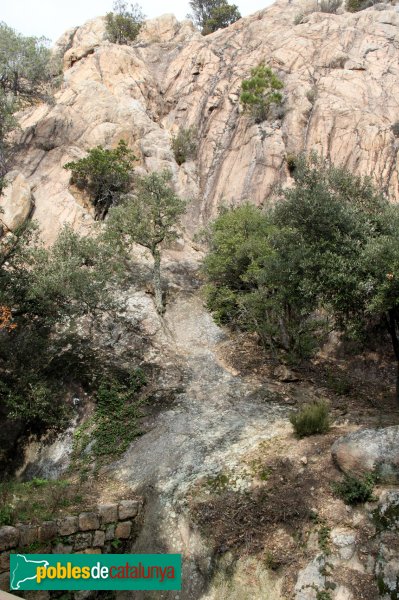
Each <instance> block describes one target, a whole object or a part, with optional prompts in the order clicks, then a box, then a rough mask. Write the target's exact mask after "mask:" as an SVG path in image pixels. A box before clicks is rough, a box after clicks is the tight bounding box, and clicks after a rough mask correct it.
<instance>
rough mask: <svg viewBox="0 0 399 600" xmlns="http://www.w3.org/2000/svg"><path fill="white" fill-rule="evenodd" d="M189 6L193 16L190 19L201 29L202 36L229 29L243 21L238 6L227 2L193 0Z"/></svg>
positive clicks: (221, 0) (219, 0)
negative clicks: (237, 22) (225, 28)
mask: <svg viewBox="0 0 399 600" xmlns="http://www.w3.org/2000/svg"><path fill="white" fill-rule="evenodd" d="M189 5H190V8H191V10H192V15H188V17H189V18H192V19H193V21H194V23H195V24H196V25H197V27H198V28H199V29H201V32H202V35H208V34H209V33H213V32H214V31H217V30H218V29H221V28H222V29H223V28H224V27H228V26H229V25H231V24H232V23H235V22H236V21H238V19H241V14H240V12H239V10H238V6H236V5H235V4H229V3H228V2H227V0H191V1H190V2H189Z"/></svg>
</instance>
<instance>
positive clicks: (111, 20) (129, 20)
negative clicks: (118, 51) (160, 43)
mask: <svg viewBox="0 0 399 600" xmlns="http://www.w3.org/2000/svg"><path fill="white" fill-rule="evenodd" d="M113 9H114V12H110V13H108V14H107V15H106V17H105V23H106V31H107V37H108V39H109V41H110V42H113V43H114V44H129V42H133V41H134V40H135V39H136V37H137V36H138V34H139V33H140V29H141V28H142V26H143V22H144V19H145V16H144V14H143V13H142V10H141V7H140V6H139V5H138V4H131V5H130V10H129V9H128V5H127V4H126V2H123V0H116V1H115V2H114V6H113Z"/></svg>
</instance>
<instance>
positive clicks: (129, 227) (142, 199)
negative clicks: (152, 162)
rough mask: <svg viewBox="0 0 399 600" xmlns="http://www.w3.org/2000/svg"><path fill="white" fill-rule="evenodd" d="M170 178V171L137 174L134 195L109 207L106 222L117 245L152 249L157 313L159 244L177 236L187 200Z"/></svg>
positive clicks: (160, 304) (160, 308)
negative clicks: (179, 194)
mask: <svg viewBox="0 0 399 600" xmlns="http://www.w3.org/2000/svg"><path fill="white" fill-rule="evenodd" d="M171 179H172V174H171V173H170V172H169V171H163V172H162V173H151V174H150V175H146V176H142V177H137V179H136V181H135V193H134V195H129V196H127V197H125V198H122V199H121V201H120V203H119V204H118V206H115V207H113V208H112V209H111V210H110V212H109V218H108V222H107V228H108V235H110V236H111V238H112V237H114V238H115V239H116V240H117V242H118V243H119V245H122V246H125V245H126V244H127V245H128V246H132V245H133V244H139V245H141V246H144V247H145V248H147V249H148V250H149V251H150V252H151V255H152V258H153V260H154V265H153V284H154V293H155V306H156V308H157V311H158V312H159V313H160V314H162V313H163V310H164V308H163V297H162V282H161V245H163V244H166V243H168V242H171V241H172V240H174V239H176V238H177V231H176V226H178V225H179V222H180V217H181V215H182V214H183V213H184V212H185V207H186V202H185V201H184V200H182V199H181V198H179V196H177V195H176V194H175V193H174V191H173V190H172V188H171V186H170V182H171Z"/></svg>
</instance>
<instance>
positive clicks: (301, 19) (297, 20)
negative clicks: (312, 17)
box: [294, 12, 306, 25]
mask: <svg viewBox="0 0 399 600" xmlns="http://www.w3.org/2000/svg"><path fill="white" fill-rule="evenodd" d="M305 17H306V13H304V12H300V13H298V14H297V15H295V17H294V25H302V23H304V22H305Z"/></svg>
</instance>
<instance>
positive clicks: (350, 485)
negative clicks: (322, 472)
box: [332, 473, 376, 505]
mask: <svg viewBox="0 0 399 600" xmlns="http://www.w3.org/2000/svg"><path fill="white" fill-rule="evenodd" d="M375 482H376V479H375V476H374V475H373V474H372V473H369V474H367V475H364V476H363V477H361V478H357V477H355V476H354V475H345V478H344V480H343V481H341V482H339V483H334V484H333V486H332V487H333V491H334V493H335V495H336V496H338V498H341V500H343V501H344V502H345V504H350V505H353V504H361V503H363V502H368V501H369V500H372V499H373V489H374V485H375Z"/></svg>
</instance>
